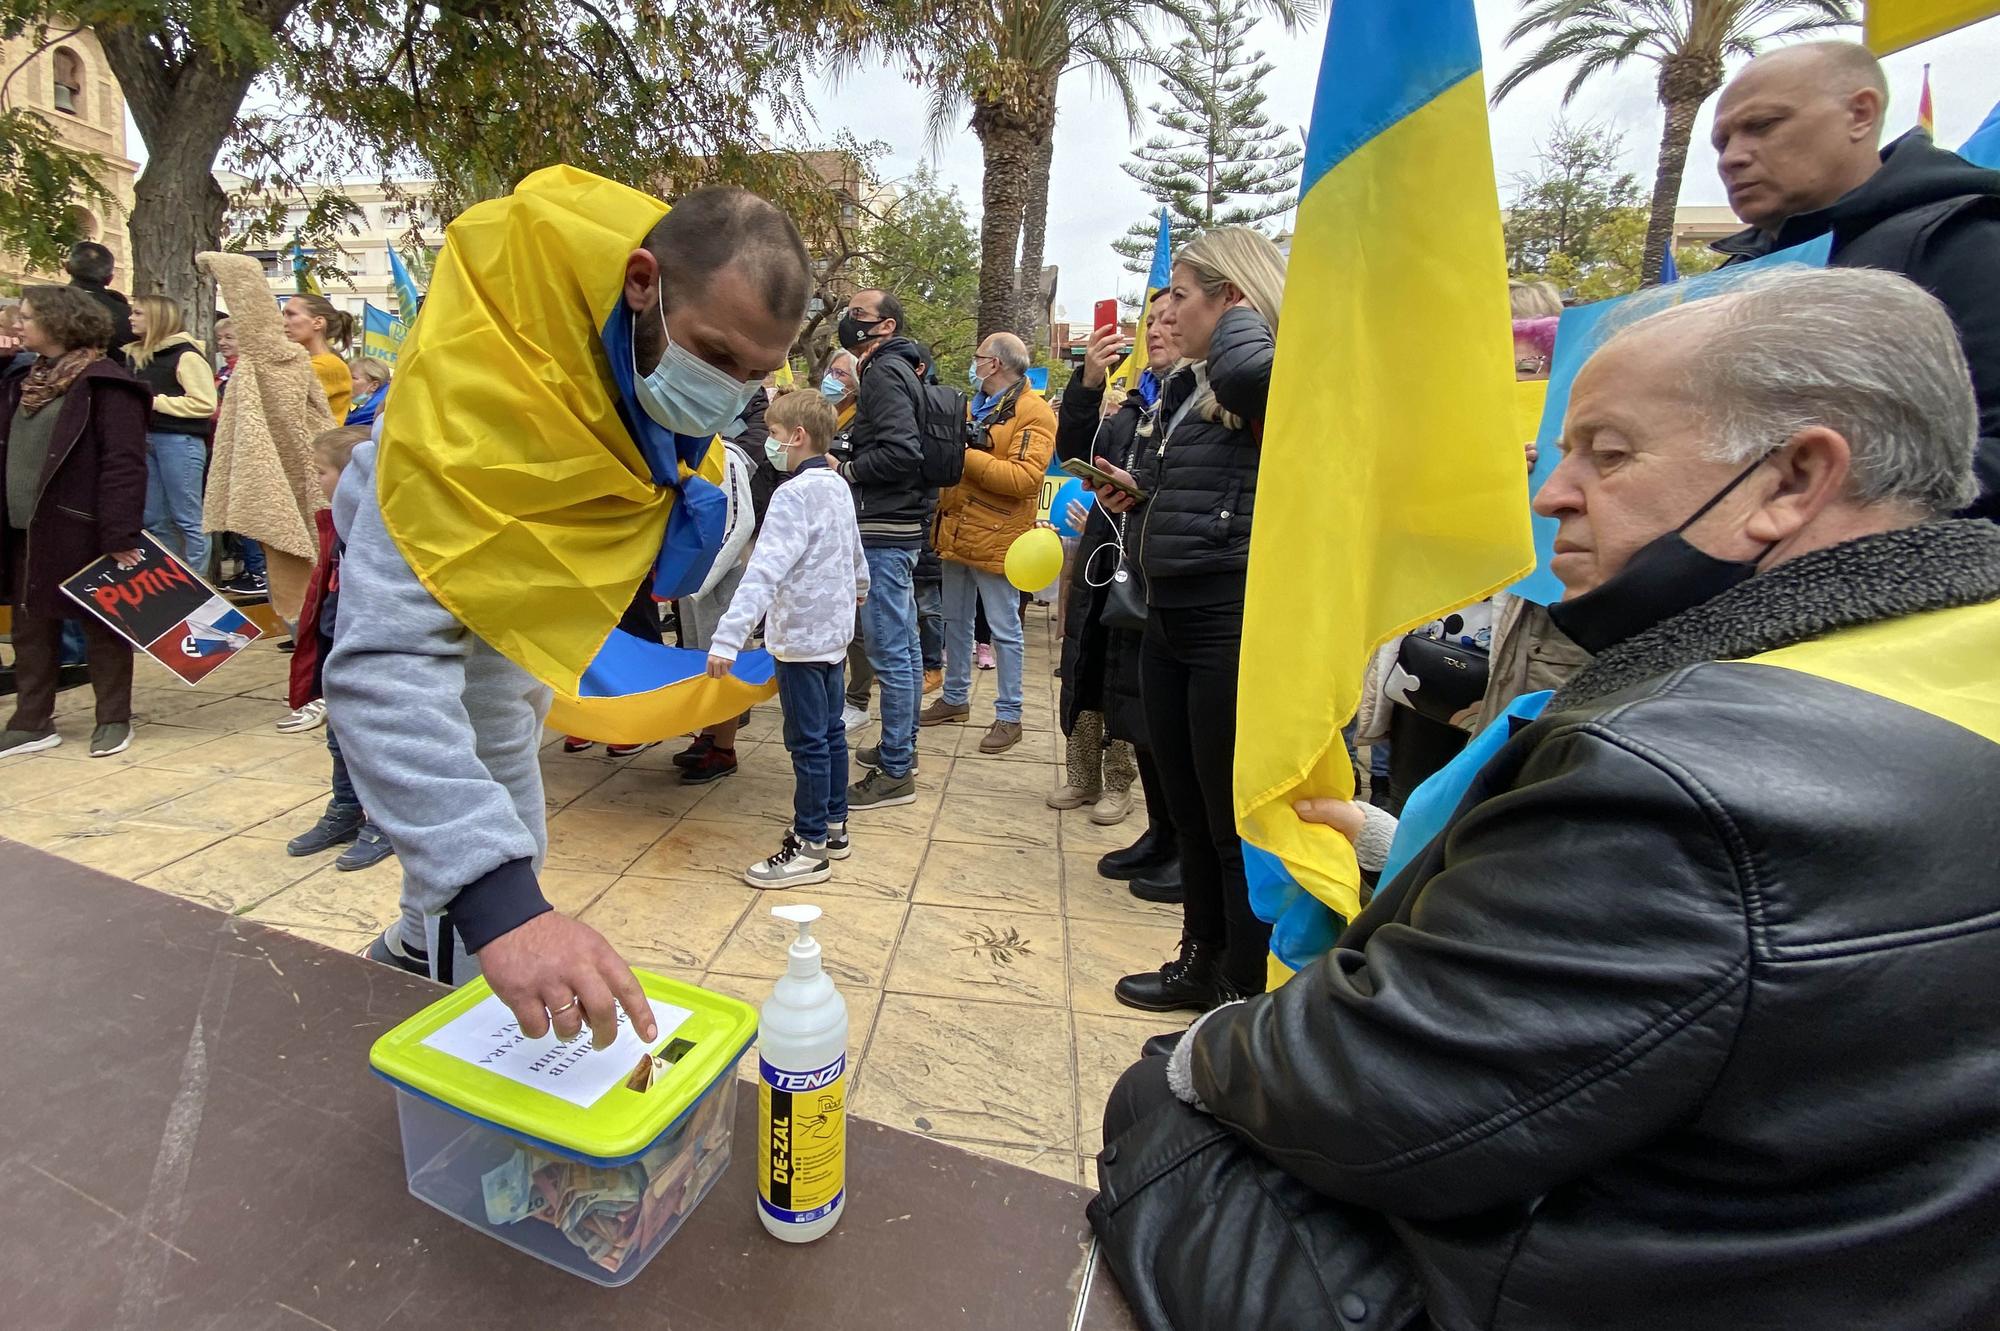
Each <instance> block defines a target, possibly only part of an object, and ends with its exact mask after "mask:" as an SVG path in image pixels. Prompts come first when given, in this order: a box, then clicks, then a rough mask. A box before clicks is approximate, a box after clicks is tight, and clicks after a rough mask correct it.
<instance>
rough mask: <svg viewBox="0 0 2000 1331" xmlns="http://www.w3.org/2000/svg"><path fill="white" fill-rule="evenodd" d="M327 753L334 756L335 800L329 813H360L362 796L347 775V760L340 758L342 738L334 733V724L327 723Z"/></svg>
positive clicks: (328, 806) (329, 808)
mask: <svg viewBox="0 0 2000 1331" xmlns="http://www.w3.org/2000/svg"><path fill="white" fill-rule="evenodd" d="M326 751H327V752H328V753H331V754H332V755H333V799H332V801H331V802H329V803H328V804H327V806H326V811H327V812H328V813H335V814H341V813H360V812H361V796H360V795H359V794H357V793H355V789H354V782H353V781H352V780H351V779H350V778H349V777H348V775H347V760H346V759H345V758H342V757H341V756H340V736H338V735H336V734H334V733H333V722H331V721H328V722H327V723H326Z"/></svg>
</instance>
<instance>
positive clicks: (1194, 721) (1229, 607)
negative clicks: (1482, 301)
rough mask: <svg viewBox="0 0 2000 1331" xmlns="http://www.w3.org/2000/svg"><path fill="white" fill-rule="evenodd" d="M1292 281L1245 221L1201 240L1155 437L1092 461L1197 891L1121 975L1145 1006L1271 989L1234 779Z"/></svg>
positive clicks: (1180, 277) (1171, 297)
mask: <svg viewBox="0 0 2000 1331" xmlns="http://www.w3.org/2000/svg"><path fill="white" fill-rule="evenodd" d="M1284 288H1285V260H1284V256H1283V255H1281V254H1280V253H1279V252H1278V248H1277V246H1275V245H1273V244H1272V243H1271V241H1270V240H1269V239H1268V238H1266V237H1265V236H1263V235H1260V234H1259V233H1257V232H1255V231H1252V230H1250V229H1249V228H1248V227H1221V228H1218V229H1216V230H1214V231H1210V232H1207V233H1206V234H1204V235H1201V236H1198V237H1197V238H1195V239H1194V240H1193V241H1191V242H1189V243H1188V244H1187V245H1186V246H1185V247H1184V248H1183V249H1182V250H1181V251H1180V253H1179V254H1177V255H1175V256H1174V267H1173V279H1172V284H1171V285H1170V286H1169V287H1168V288H1167V290H1166V291H1165V292H1164V293H1163V294H1161V295H1160V296H1158V297H1156V298H1155V300H1154V309H1153V317H1154V318H1155V319H1157V320H1159V321H1160V323H1161V325H1162V326H1163V328H1164V329H1165V330H1166V332H1167V333H1168V334H1169V335H1170V336H1171V337H1172V338H1173V340H1174V343H1175V348H1176V350H1177V352H1178V354H1179V355H1180V356H1181V357H1182V358H1183V359H1182V364H1181V367H1180V368H1179V369H1178V370H1176V371H1175V373H1174V375H1173V377H1172V378H1171V379H1169V380H1168V381H1167V383H1166V386H1165V388H1164V390H1163V391H1162V396H1161V399H1160V410H1159V420H1158V424H1157V428H1156V430H1155V432H1154V436H1153V440H1152V443H1151V446H1150V447H1142V448H1140V449H1139V451H1138V456H1137V459H1136V462H1135V465H1134V466H1133V467H1132V469H1131V470H1130V471H1127V470H1126V469H1125V468H1123V467H1119V466H1117V465H1116V460H1115V459H1112V458H1107V457H1103V456H1099V457H1098V458H1097V459H1096V463H1097V466H1098V467H1100V468H1101V469H1102V470H1103V471H1104V472H1106V473H1107V474H1108V475H1109V476H1110V477H1111V478H1112V479H1113V480H1114V481H1115V482H1117V483H1116V484H1102V483H1100V484H1097V485H1094V486H1093V489H1094V490H1095V492H1096V494H1097V497H1098V500H1099V502H1100V503H1102V504H1103V505H1104V506H1105V507H1106V508H1108V509H1110V510H1111V511H1112V512H1114V513H1123V512H1130V513H1133V514H1134V517H1133V519H1132V520H1131V521H1130V522H1129V523H1128V524H1127V530H1128V532H1130V533H1132V536H1131V540H1132V547H1133V548H1132V549H1131V556H1132V561H1133V562H1134V563H1135V564H1136V565H1137V566H1138V568H1139V570H1140V573H1141V574H1142V577H1143V581H1144V583H1145V590H1146V605H1147V615H1146V629H1145V641H1144V646H1143V648H1142V650H1141V657H1140V666H1139V670H1140V681H1141V689H1142V693H1143V695H1144V702H1145V712H1146V725H1147V730H1148V733H1149V737H1150V739H1151V740H1152V748H1153V758H1154V760H1155V762H1156V763H1157V765H1158V770H1159V775H1160V778H1161V783H1162V785H1163V787H1164V790H1165V795H1166V802H1167V815H1168V817H1169V818H1170V819H1171V820H1172V821H1173V824H1174V827H1175V830H1176V832H1177V833H1178V840H1179V843H1180V855H1181V882H1182V884H1183V890H1184V892H1185V899H1184V902H1183V905H1182V911H1183V920H1184V924H1183V928H1182V935H1181V946H1180V955H1179V956H1177V957H1175V958H1174V959H1173V960H1171V961H1168V962H1167V963H1166V964H1165V965H1163V966H1162V967H1161V968H1160V969H1159V970H1157V971H1146V972H1143V973H1141V974H1138V975H1128V976H1126V977H1125V978H1124V979H1122V980H1120V981H1119V982H1118V987H1117V994H1118V1001H1119V1002H1121V1003H1123V1004H1125V1005H1126V1006H1127V1007H1134V1008H1140V1009H1143V1010H1145V1011H1148V1012H1171V1011H1177V1010H1186V1011H1194V1012H1201V1011H1206V1010H1207V1009H1208V1008H1211V1007H1213V1006H1215V1005H1216V1004H1217V1003H1220V1002H1224V1001H1227V1000H1228V999H1231V998H1235V997H1239V996H1242V995H1245V994H1253V993H1261V992H1263V989H1264V977H1265V973H1266V971H1265V955H1266V953H1267V952H1268V951H1269V949H1270V941H1271V926H1270V925H1268V924H1265V923H1264V922H1262V921H1261V920H1259V919H1258V918H1257V916H1256V915H1255V913H1254V912H1252V911H1251V909H1250V889H1249V885H1248V884H1247V883H1246V881H1245V880H1244V876H1243V849H1242V843H1241V842H1240V841H1238V840H1237V836H1236V811H1235V807H1234V801H1233V799H1232V779H1231V777H1232V771H1233V769H1234V763H1235V754H1236V665H1237V657H1238V655H1239V653H1240V651H1241V649H1242V642H1243V591H1244V577H1245V573H1246V571H1247V570H1248V568H1249V564H1250V523H1251V516H1252V510H1253V508H1254V506H1255V503H1256V497H1257V464H1258V459H1259V449H1260V446H1261V441H1262V434H1263V423H1264V404H1265V399H1266V397H1267V396H1268V394H1269V391H1270V387H1271V362H1272V357H1273V353H1274V350H1275V346H1276V338H1277V323H1278V309H1279V305H1280V303H1281V301H1282V299H1283V296H1284ZM1134 490H1136V491H1138V497H1136V498H1135V497H1134V495H1133V493H1132V492H1133V491H1134Z"/></svg>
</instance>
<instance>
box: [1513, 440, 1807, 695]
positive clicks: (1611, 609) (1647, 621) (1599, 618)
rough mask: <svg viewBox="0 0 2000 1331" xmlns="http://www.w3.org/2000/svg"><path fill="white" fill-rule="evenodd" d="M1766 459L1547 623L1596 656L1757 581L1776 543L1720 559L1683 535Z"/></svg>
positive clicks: (1554, 610)
mask: <svg viewBox="0 0 2000 1331" xmlns="http://www.w3.org/2000/svg"><path fill="white" fill-rule="evenodd" d="M1769 457H1770V454H1769V453H1766V454H1765V455H1764V457H1761V458H1758V459H1757V460H1756V461H1755V462H1753V463H1751V464H1750V465H1749V466H1748V467H1745V468H1744V469H1743V470H1742V471H1740V472H1738V473H1737V475H1736V479H1735V480H1733V481H1731V482H1730V483H1729V484H1727V485H1725V486H1723V487H1722V488H1721V489H1720V490H1718V491H1716V492H1715V494H1714V496H1713V497H1711V498H1710V499H1709V501H1708V502H1707V503H1706V504H1703V505H1702V506H1701V507H1700V508H1698V509H1696V510H1695V511H1694V515H1693V516H1692V517H1690V518H1689V519H1688V520H1687V521H1686V522H1683V523H1682V524H1681V525H1680V526H1678V527H1676V528H1674V529H1673V530H1672V531H1670V532H1667V533H1665V534H1664V535H1661V536H1656V537H1654V538H1653V539H1652V540H1650V541H1648V542H1646V544H1644V545H1642V546H1640V547H1639V548H1638V549H1637V550H1636V551H1634V552H1633V554H1632V557H1631V558H1630V559H1628V560H1626V561H1625V567H1624V568H1621V569H1619V570H1618V571H1617V572H1616V573H1614V574H1612V575H1611V576H1610V577H1609V578H1606V579H1605V580H1604V581H1603V582H1602V583H1600V584H1599V585H1598V586H1596V587H1593V588H1592V589H1591V590H1589V591H1587V592H1585V593H1584V594H1583V595H1581V596H1575V597H1571V598H1570V599H1568V600H1565V601H1558V602H1556V603H1555V604H1554V605H1552V606H1550V607H1549V618H1550V619H1551V620H1553V621H1554V622H1555V626H1556V627H1557V628H1559V629H1561V630H1562V631H1563V632H1564V633H1565V634H1567V635H1568V636H1569V640H1570V641H1571V642H1573V643H1575V644H1576V645H1577V646H1579V647H1581V648H1583V650H1585V651H1586V652H1589V653H1590V654H1591V655H1592V656H1596V655H1598V654H1599V653H1601V652H1604V651H1606V650H1608V649H1609V648H1612V647H1616V646H1617V645H1618V644H1619V643H1621V642H1624V641H1625V640H1626V639H1627V638H1635V637H1637V636H1638V635H1639V634H1641V633H1644V632H1645V631H1646V630H1647V629H1649V628H1651V627H1653V625H1655V624H1664V623H1665V622H1666V621H1667V620H1669V619H1672V618H1673V617H1674V616H1675V615H1678V614H1680V613H1681V612H1682V611H1683V610H1692V609H1694V607H1696V606H1698V605H1701V604H1703V603H1705V602H1708V601H1712V600H1714V599H1715V598H1716V597H1718V596H1720V595H1722V593H1724V592H1726V591H1728V590H1729V589H1730V588H1731V587H1734V586H1736V585H1737V584H1738V583H1741V582H1747V581H1748V580H1749V579H1751V578H1753V577H1755V576H1756V575H1757V565H1758V564H1759V563H1761V562H1762V561H1763V559H1764V556H1765V555H1768V554H1770V553H1771V551H1772V550H1773V549H1774V548H1775V547H1776V544H1777V543H1776V542H1773V543H1772V544H1771V545H1767V546H1765V547H1764V550H1763V553H1762V554H1760V555H1758V556H1757V558H1755V559H1718V558H1716V557H1715V556H1714V555H1711V554H1705V553H1703V552H1702V551H1700V550H1697V549H1695V547H1694V546H1693V545H1691V544H1689V543H1688V539H1687V537H1685V536H1683V535H1681V533H1682V532H1684V531H1686V530H1687V529H1688V528H1689V527H1692V526H1693V525H1694V524H1695V523H1697V522H1699V521H1701V520H1702V518H1704V517H1705V516H1707V514H1708V511H1709V510H1710V509H1712V508H1714V507H1715V506H1716V505H1717V504H1719V503H1721V502H1722V501H1723V500H1724V499H1727V498H1728V497H1729V494H1730V492H1731V491H1732V490H1734V489H1735V488H1736V487H1737V486H1739V485H1741V484H1743V482H1744V481H1746V480H1748V479H1749V478H1750V473H1751V472H1753V471H1756V470H1757V468H1759V467H1761V466H1763V465H1764V462H1765V460H1766V459H1767V458H1769Z"/></svg>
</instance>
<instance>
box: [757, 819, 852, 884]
mask: <svg viewBox="0 0 2000 1331" xmlns="http://www.w3.org/2000/svg"><path fill="white" fill-rule="evenodd" d="M831 877H833V869H832V868H831V867H830V866H829V865H828V864H827V858H826V843H825V842H824V841H822V842H819V843H818V844H816V845H815V844H813V843H810V842H805V841H801V840H799V837H798V833H796V832H794V831H792V830H791V829H790V828H786V829H785V841H784V844H783V845H781V846H779V847H778V853H777V854H775V855H773V856H772V857H771V858H770V859H768V860H759V861H758V862H757V863H755V864H753V865H751V866H750V867H749V868H748V869H745V870H744V871H743V881H744V882H746V883H748V884H750V886H752V887H763V888H772V889H777V888H786V887H799V886H801V885H803V884H807V883H824V882H825V881H826V880H827V879H829V878H831Z"/></svg>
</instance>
